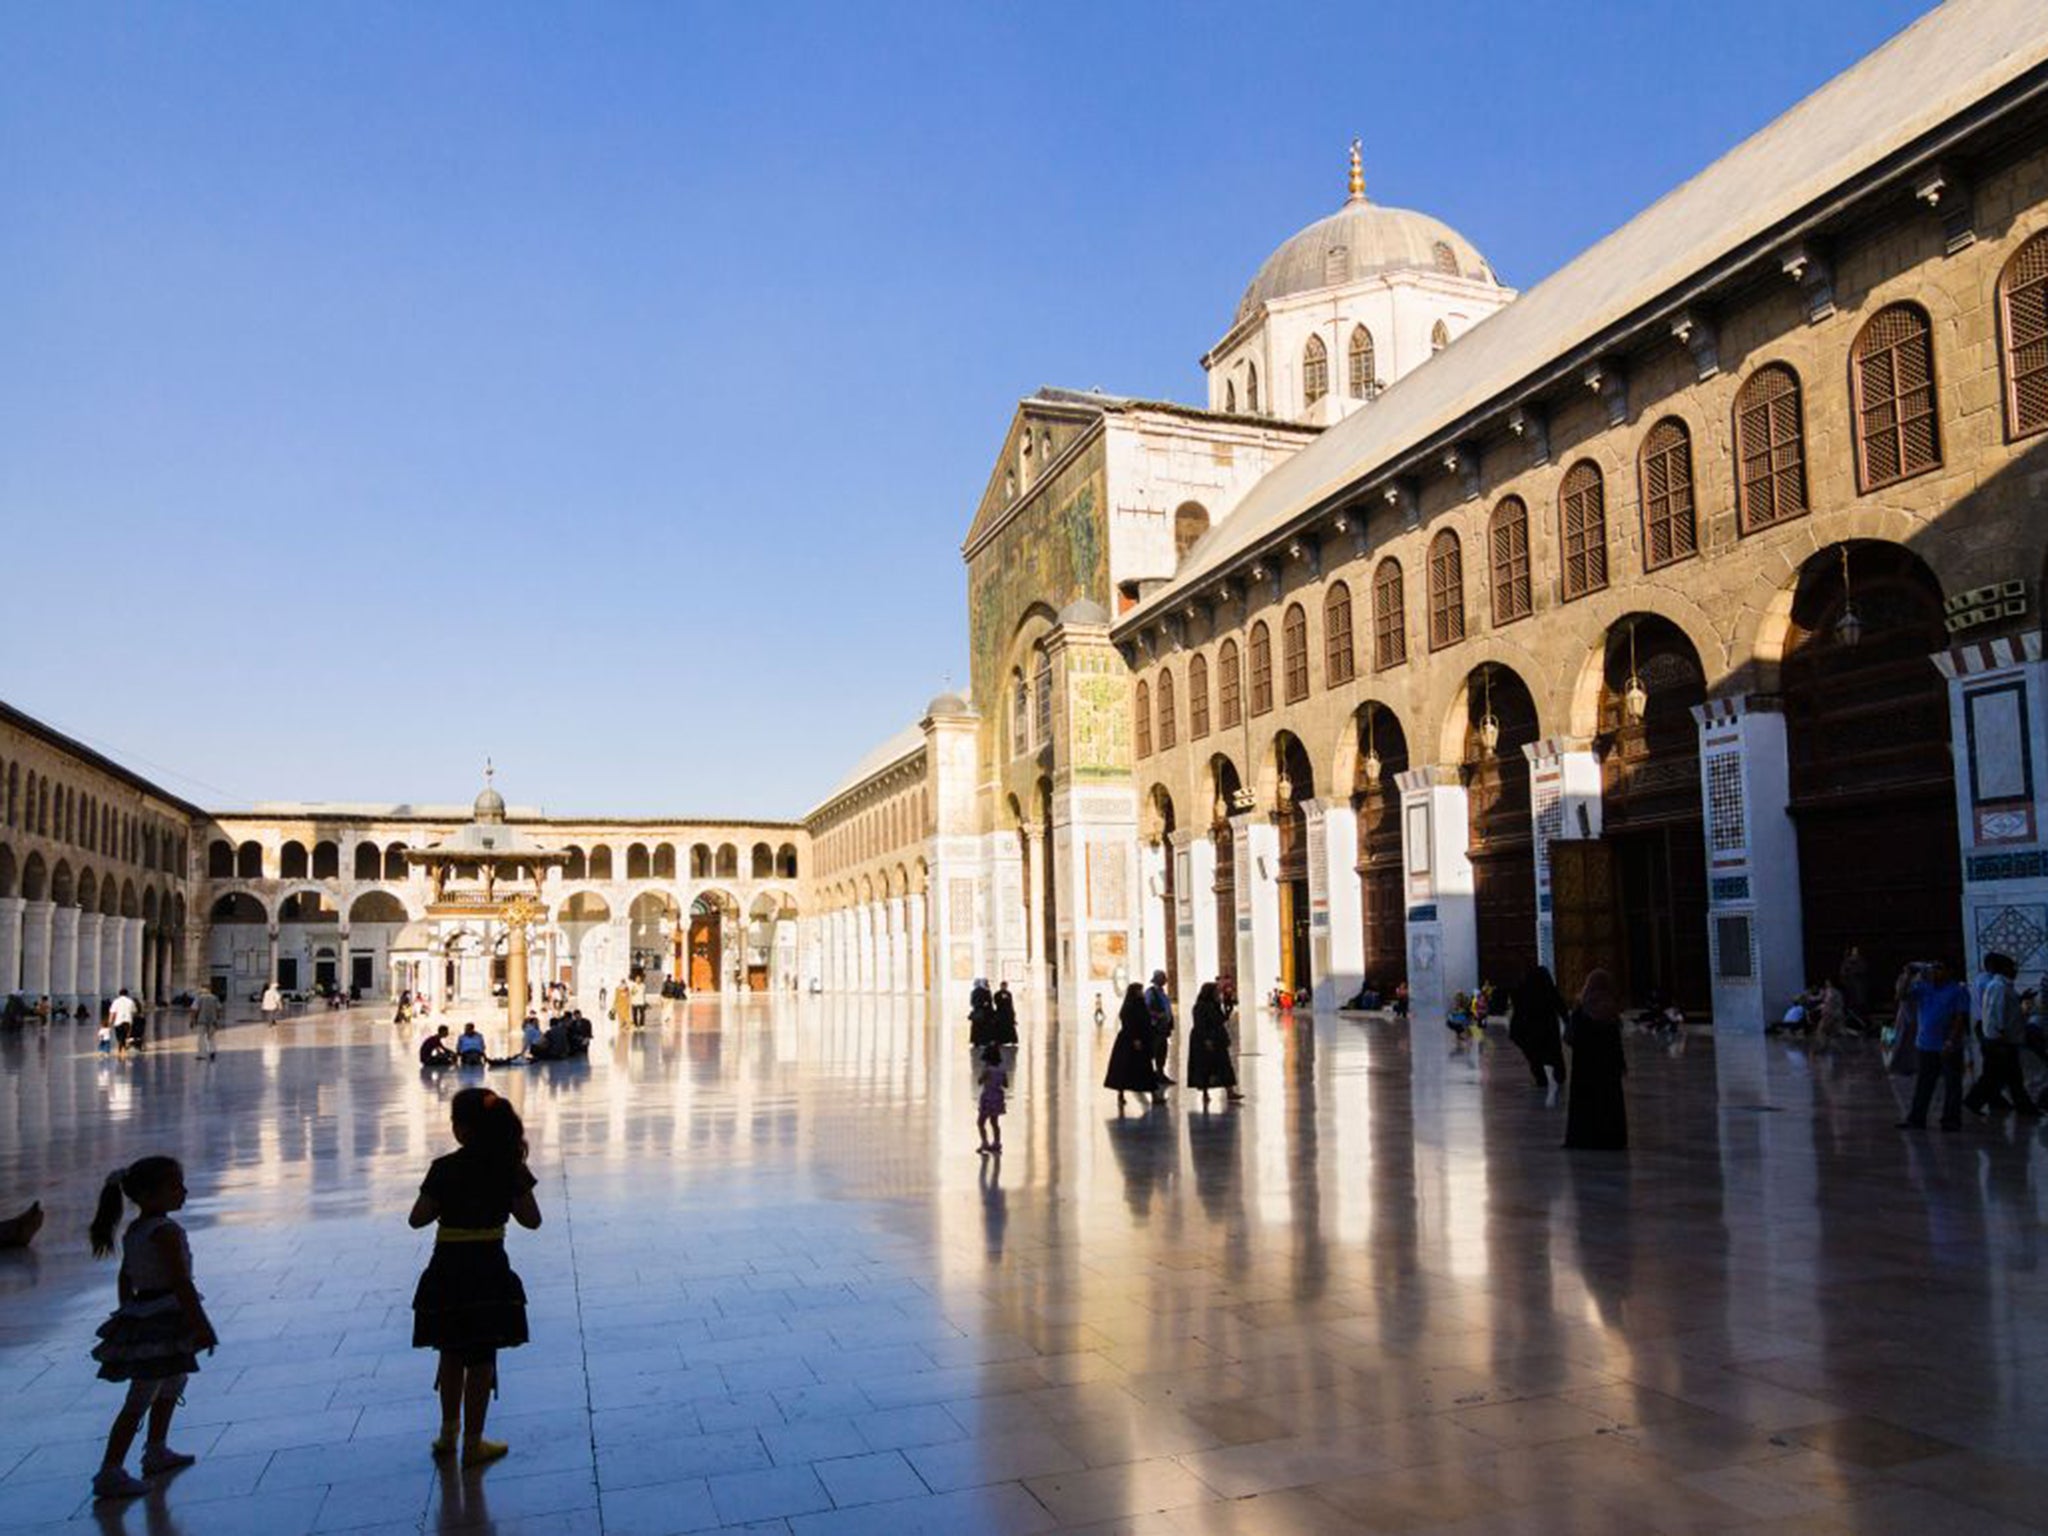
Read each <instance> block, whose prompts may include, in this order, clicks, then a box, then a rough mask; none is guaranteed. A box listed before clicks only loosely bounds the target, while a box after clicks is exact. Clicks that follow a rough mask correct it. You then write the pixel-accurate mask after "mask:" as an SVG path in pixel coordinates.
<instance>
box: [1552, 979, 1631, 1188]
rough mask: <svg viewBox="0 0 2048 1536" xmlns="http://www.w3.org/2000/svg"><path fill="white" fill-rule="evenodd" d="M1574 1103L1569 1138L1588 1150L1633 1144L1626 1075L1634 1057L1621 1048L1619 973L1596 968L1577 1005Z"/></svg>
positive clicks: (1566, 1137) (1572, 1144)
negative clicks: (1623, 1081)
mask: <svg viewBox="0 0 2048 1536" xmlns="http://www.w3.org/2000/svg"><path fill="white" fill-rule="evenodd" d="M1568 1038H1569V1039H1570V1041H1571V1046H1572V1095H1571V1107H1570V1108H1569V1109H1568V1110H1567V1111H1566V1113H1565V1123H1564V1144H1565V1145H1566V1146H1567V1147H1573V1148H1578V1149H1581V1150H1586V1151H1601V1152H1620V1151H1625V1150H1627V1147H1628V1104H1627V1102H1626V1100H1625V1099H1624V1098H1623V1097H1622V1092H1621V1079H1622V1076H1623V1075H1624V1074H1625V1073H1626V1072H1627V1071H1628V1062H1627V1061H1626V1059H1625V1058H1624V1057H1623V1056H1622V1052H1621V998H1620V997H1619V995H1618V994H1617V993H1616V991H1615V986H1614V978H1613V977H1612V976H1610V975H1608V974H1607V972H1605V971H1594V972H1593V973H1592V974H1591V975H1589V976H1588V977H1587V978H1586V985H1585V987H1584V988H1583V989H1582V990H1581V991H1580V993H1579V1001H1578V1004H1577V1006H1576V1007H1574V1008H1573V1009H1572V1017H1571V1025H1570V1028H1569V1032H1568Z"/></svg>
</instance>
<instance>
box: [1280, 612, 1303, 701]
mask: <svg viewBox="0 0 2048 1536" xmlns="http://www.w3.org/2000/svg"><path fill="white" fill-rule="evenodd" d="M1280 654H1281V660H1282V662H1283V663H1284V664H1285V673H1284V681H1285V684H1286V688H1287V702H1288V703H1290V704H1298V703H1300V702H1301V701H1302V700H1303V699H1305V698H1307V697H1308V614H1307V612H1306V611H1304V610H1303V608H1302V606H1301V604H1299V603H1293V604H1290V605H1289V607H1288V609H1287V614H1286V616H1285V617H1284V618H1283V619H1282V620H1281V622H1280Z"/></svg>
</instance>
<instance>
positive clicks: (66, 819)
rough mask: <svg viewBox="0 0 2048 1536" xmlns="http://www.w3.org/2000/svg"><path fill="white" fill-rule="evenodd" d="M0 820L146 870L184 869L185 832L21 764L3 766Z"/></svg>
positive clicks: (174, 871) (0, 770)
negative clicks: (118, 808)
mask: <svg viewBox="0 0 2048 1536" xmlns="http://www.w3.org/2000/svg"><path fill="white" fill-rule="evenodd" d="M0 823H4V824H5V825H6V826H8V827H9V828H12V829H13V830H15V831H19V832H26V833H28V834H30V835H31V836H34V837H47V838H50V839H51V840H52V841H55V842H59V843H68V844H69V845H70V846H71V847H73V848H79V849H82V850H84V851H85V852H87V853H98V854H104V855H106V856H107V857H109V858H113V859H119V860H121V861H123V862H125V863H129V864H139V865H141V866H142V867H143V868H144V869H155V870H161V871H163V872H164V873H165V874H174V875H175V874H183V873H184V868H185V846H186V845H185V839H184V834H183V833H182V832H180V831H178V830H177V829H176V828H174V827H171V826H168V825H165V824H162V823H159V822H155V821H152V820H150V819H149V818H148V817H145V816H136V815H133V814H131V813H129V812H126V811H119V810H116V809H115V808H114V807H113V806H111V805H108V804H106V803H105V802H104V801H102V800H101V799H100V798H99V797H98V796H97V795H89V794H87V793H85V792H84V791H83V790H80V789H74V788H72V787H71V786H70V785H68V784H60V783H58V782H57V781H56V780H55V779H52V778H51V777H50V776H49V775H48V774H39V773H37V772H36V771H35V770H34V769H33V768H29V769H24V768H23V767H22V766H21V764H20V763H18V762H16V763H7V764H5V765H4V766H0Z"/></svg>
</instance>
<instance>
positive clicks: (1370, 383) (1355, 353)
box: [1351, 325, 1379, 400]
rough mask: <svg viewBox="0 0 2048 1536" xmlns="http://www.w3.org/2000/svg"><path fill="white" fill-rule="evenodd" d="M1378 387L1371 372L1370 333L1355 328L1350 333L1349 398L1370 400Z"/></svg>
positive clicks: (1362, 327) (1376, 379)
mask: <svg viewBox="0 0 2048 1536" xmlns="http://www.w3.org/2000/svg"><path fill="white" fill-rule="evenodd" d="M1378 386H1379V378H1378V376H1377V375H1376V374H1375V373H1374V371H1373V356H1372V332H1371V331H1368V330H1367V329H1366V328H1365V327H1364V326H1362V325H1361V326H1356V327H1354V328H1353V329H1352V332H1351V398H1352V399H1354V400H1370V399H1371V398H1372V397H1373V395H1374V393H1375V392H1376V391H1377V389H1378Z"/></svg>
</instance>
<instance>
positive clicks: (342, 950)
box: [334, 924, 525, 1019]
mask: <svg viewBox="0 0 2048 1536" xmlns="http://www.w3.org/2000/svg"><path fill="white" fill-rule="evenodd" d="M339 937H340V939H341V943H340V944H339V945H338V946H337V949H336V954H337V958H336V960H335V975H334V984H335V986H336V987H338V988H340V990H341V995H342V996H343V997H347V996H348V980H349V963H348V957H349V942H348V926H347V925H346V924H344V925H343V926H342V929H341V932H340V935H339ZM520 1017H521V1018H522V1019H523V1018H524V1017H525V1015H524V1014H521V1015H520Z"/></svg>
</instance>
